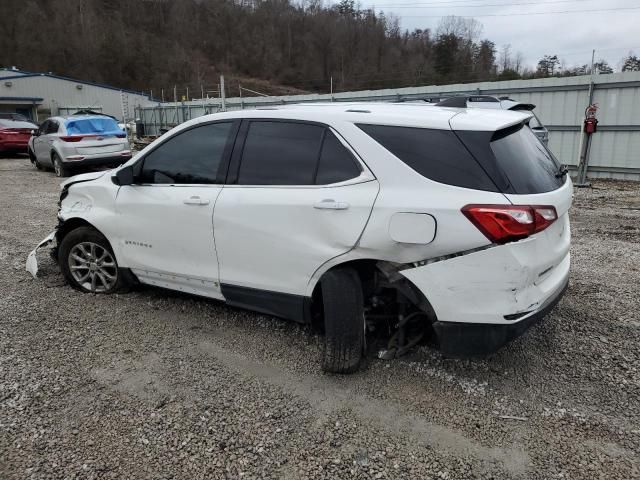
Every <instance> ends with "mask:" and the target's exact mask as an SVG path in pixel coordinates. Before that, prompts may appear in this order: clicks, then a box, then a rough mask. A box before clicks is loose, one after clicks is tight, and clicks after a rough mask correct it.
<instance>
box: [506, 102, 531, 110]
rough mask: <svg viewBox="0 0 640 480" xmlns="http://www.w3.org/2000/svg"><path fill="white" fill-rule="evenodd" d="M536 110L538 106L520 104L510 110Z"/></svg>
mask: <svg viewBox="0 0 640 480" xmlns="http://www.w3.org/2000/svg"><path fill="white" fill-rule="evenodd" d="M534 108H536V106H535V105H534V104H533V103H519V104H517V105H514V106H513V107H511V108H510V109H509V110H527V111H529V112H530V111H532V110H533V109H534Z"/></svg>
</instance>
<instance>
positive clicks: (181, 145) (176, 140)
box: [136, 122, 233, 184]
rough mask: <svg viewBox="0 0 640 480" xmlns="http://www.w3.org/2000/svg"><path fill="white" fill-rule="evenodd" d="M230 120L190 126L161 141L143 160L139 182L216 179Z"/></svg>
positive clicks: (206, 180)
mask: <svg viewBox="0 0 640 480" xmlns="http://www.w3.org/2000/svg"><path fill="white" fill-rule="evenodd" d="M232 125H233V124H232V123H231V122H225V123H212V124H209V125H202V126H200V127H195V128H191V129H189V130H186V131H185V132H182V133H179V134H177V135H175V136H173V137H171V138H169V139H168V140H167V141H165V142H164V143H162V145H160V146H159V147H158V148H156V149H155V150H153V151H152V152H151V153H149V154H148V155H147V156H146V157H145V158H144V161H143V163H142V168H141V169H140V172H139V173H138V175H137V177H138V178H136V181H137V182H139V183H164V184H167V183H168V184H189V183H192V184H201V183H217V174H218V168H219V167H220V162H221V161H222V159H223V157H224V151H225V147H226V145H227V140H228V138H229V133H230V132H231V127H232Z"/></svg>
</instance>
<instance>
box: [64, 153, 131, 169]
mask: <svg viewBox="0 0 640 480" xmlns="http://www.w3.org/2000/svg"><path fill="white" fill-rule="evenodd" d="M130 158H131V154H129V155H112V156H108V157H97V158H95V157H92V158H84V159H82V160H64V159H63V160H62V161H63V163H64V165H65V166H66V167H68V168H86V167H117V166H119V165H122V164H123V163H125V162H127V161H129V159H130Z"/></svg>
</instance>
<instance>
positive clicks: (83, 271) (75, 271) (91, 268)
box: [58, 227, 130, 294]
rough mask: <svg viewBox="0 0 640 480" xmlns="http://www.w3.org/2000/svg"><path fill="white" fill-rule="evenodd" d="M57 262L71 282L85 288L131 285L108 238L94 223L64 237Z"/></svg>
mask: <svg viewBox="0 0 640 480" xmlns="http://www.w3.org/2000/svg"><path fill="white" fill-rule="evenodd" d="M58 262H59V264H60V268H61V270H62V273H63V275H64V276H65V278H66V280H67V282H68V283H69V285H71V286H72V287H73V288H75V289H77V290H80V291H82V292H87V293H107V294H108V293H116V292H122V291H126V290H127V289H128V287H129V285H130V279H129V278H128V277H127V275H126V271H124V270H121V269H119V268H118V263H117V262H116V258H115V255H114V254H113V251H112V250H111V246H110V245H109V242H108V241H107V239H106V238H104V236H103V235H102V234H100V232H98V231H97V230H94V229H93V228H91V227H79V228H76V229H75V230H72V231H71V232H69V233H68V234H67V235H66V236H65V237H64V238H63V239H62V242H61V243H60V247H59V249H58Z"/></svg>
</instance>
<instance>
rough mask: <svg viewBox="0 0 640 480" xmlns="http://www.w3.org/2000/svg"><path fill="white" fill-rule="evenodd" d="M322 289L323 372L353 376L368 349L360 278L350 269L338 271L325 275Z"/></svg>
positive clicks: (321, 284)
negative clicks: (351, 374) (323, 329)
mask: <svg viewBox="0 0 640 480" xmlns="http://www.w3.org/2000/svg"><path fill="white" fill-rule="evenodd" d="M320 287H321V290H322V304H323V305H322V306H323V310H324V327H325V344H324V349H323V353H322V369H323V370H324V371H325V372H331V373H353V372H355V371H357V370H358V369H359V368H360V364H361V362H362V359H363V354H364V347H365V323H364V299H363V294H362V283H361V281H360V276H359V275H358V273H357V272H356V271H355V270H353V269H351V268H342V269H336V270H333V271H329V272H327V273H325V274H324V276H323V277H322V280H321V282H320Z"/></svg>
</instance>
